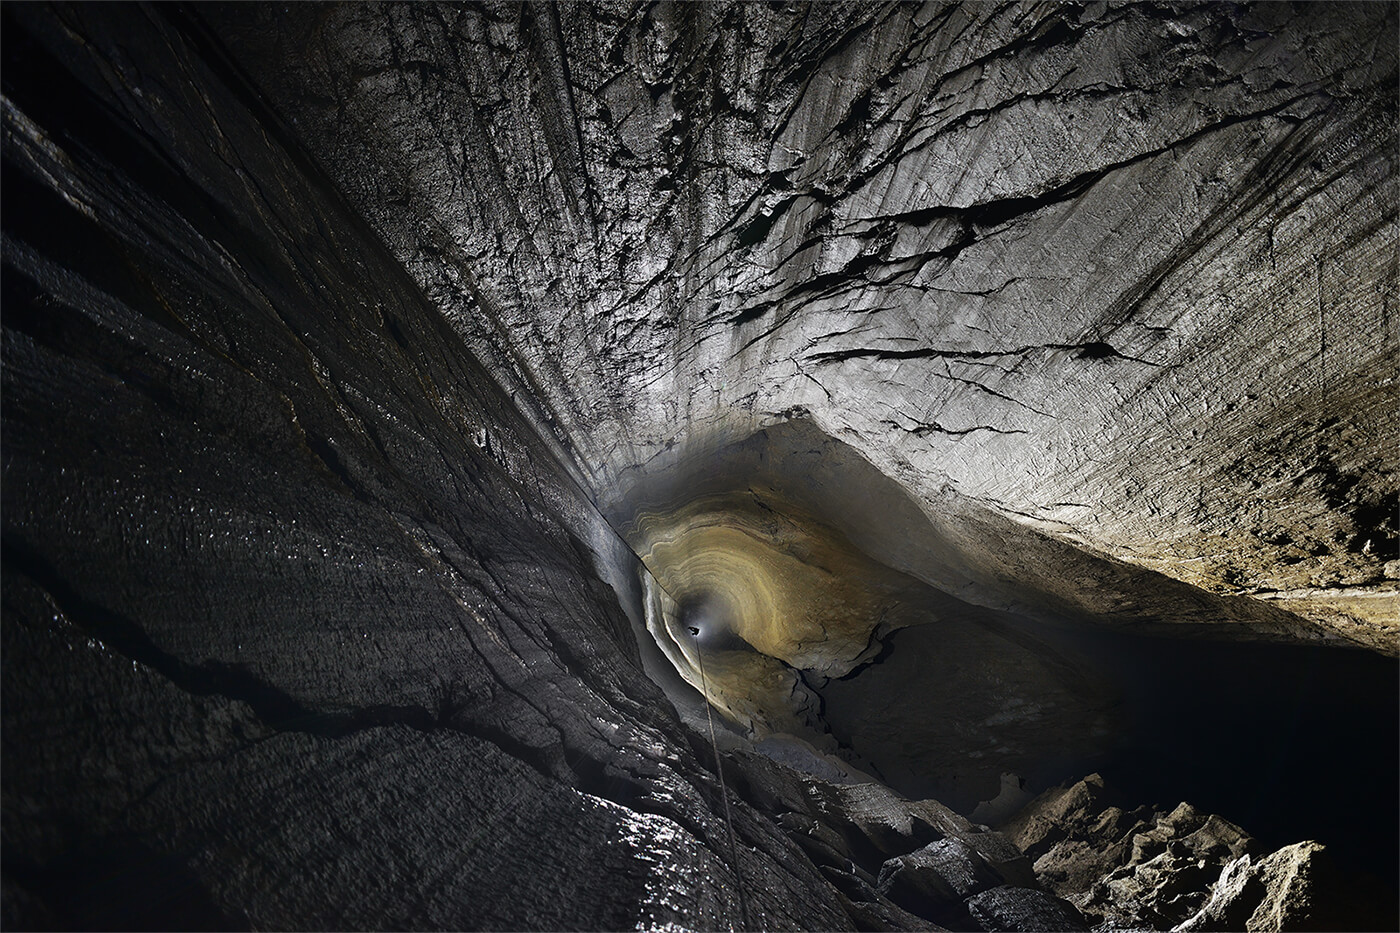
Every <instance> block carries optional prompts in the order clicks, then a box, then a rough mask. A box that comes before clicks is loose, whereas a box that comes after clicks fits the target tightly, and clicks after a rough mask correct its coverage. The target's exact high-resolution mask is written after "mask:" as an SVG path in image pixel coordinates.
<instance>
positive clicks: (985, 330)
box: [207, 4, 1400, 651]
mask: <svg viewBox="0 0 1400 933" xmlns="http://www.w3.org/2000/svg"><path fill="white" fill-rule="evenodd" d="M207 16H208V18H209V20H210V21H211V22H213V23H215V24H216V25H217V27H218V30H219V33H220V35H221V36H223V37H225V38H226V40H227V42H228V43H229V46H230V47H231V48H232V50H233V52H234V55H235V57H236V58H237V59H238V60H239V61H240V63H241V64H243V65H245V66H246V67H247V68H249V69H250V71H251V73H252V74H253V75H254V76H255V78H256V80H257V81H258V82H259V86H260V87H261V88H262V89H263V90H264V91H265V92H266V93H267V94H268V95H269V96H270V97H271V99H272V100H273V101H275V102H276V104H277V105H278V107H279V109H280V111H281V112H282V113H283V114H284V115H285V116H286V117H287V119H288V120H289V121H291V123H292V128H293V131H294V132H296V133H297V134H298V135H300V136H302V137H303V138H307V139H314V140H315V142H316V151H317V154H318V156H319V157H320V158H322V159H323V160H324V164H325V165H326V166H327V167H328V170H329V171H330V173H331V175H332V176H333V177H334V178H335V179H336V180H337V182H338V183H339V184H340V186H341V187H342V189H343V190H344V191H345V192H346V194H347V195H348V196H349V198H350V199H351V200H352V202H353V203H354V204H355V205H356V206H357V207H358V208H359V209H360V210H361V211H362V212H363V213H364V214H365V216H366V217H367V218H368V219H369V220H370V222H371V223H372V224H373V225H374V227H375V229H376V230H377V231H378V232H379V234H380V235H381V236H382V237H383V238H384V239H385V241H386V242H387V243H388V244H389V245H390V247H391V249H392V250H393V251H394V253H395V255H396V256H397V257H398V258H399V259H400V261H401V262H403V264H404V265H405V267H406V268H407V269H408V270H409V272H410V274H411V275H412V276H413V277H414V279H415V281H417V282H418V283H419V284H420V285H421V287H422V288H423V289H424V291H425V293H426V294H427V295H428V296H429V297H430V299H431V300H432V301H433V302H434V303H435V304H436V305H437V306H438V307H439V308H441V309H442V310H443V312H444V314H445V315H446V316H447V317H448V318H449V319H450V320H451V321H452V322H453V323H454V325H455V326H456V327H457V328H458V330H459V331H460V332H461V333H462V334H463V335H464V337H465V338H466V339H467V340H468V341H469V342H470V344H471V345H472V346H473V347H474V348H476V349H477V350H478V351H479V352H480V353H481V354H482V356H483V358H484V359H485V360H486V361H487V365H488V366H489V367H490V368H491V369H492V371H493V373H494V374H495V375H496V376H497V377H498V378H499V379H501V380H502V382H503V383H505V384H507V385H510V386H512V388H513V391H514V392H515V395H516V397H517V399H521V398H528V399H530V400H532V401H533V402H534V403H535V404H537V405H538V418H539V420H540V421H541V422H542V423H546V424H548V425H550V426H551V427H552V428H553V431H554V434H555V435H556V436H557V437H559V438H560V439H561V443H566V444H567V445H569V447H570V448H571V450H572V451H573V452H574V454H575V459H576V462H578V463H579V465H580V470H581V471H582V472H584V473H585V474H587V475H588V476H589V477H590V478H591V480H592V483H593V486H594V488H595V489H597V490H598V491H599V494H600V495H601V496H603V497H604V498H605V499H606V498H607V497H609V496H610V495H615V494H618V493H619V492H625V490H626V489H627V487H628V485H629V482H630V480H629V476H630V475H631V474H630V471H633V470H635V469H636V468H637V467H638V466H639V465H646V468H647V469H649V470H656V469H658V468H662V467H665V466H666V465H668V464H674V463H676V462H679V461H681V460H683V458H686V457H693V456H695V452H696V450H697V449H700V448H704V449H709V448H711V447H712V446H713V445H714V444H715V443H716V441H717V440H731V439H736V438H742V437H744V436H746V435H748V434H749V433H751V432H752V431H753V430H754V429H756V428H759V427H762V426H764V425H766V424H771V423H773V422H774V421H777V420H781V419H784V418H788V417H792V416H793V414H794V413H797V412H802V413H805V414H806V415H807V416H809V417H811V418H812V419H814V420H815V421H816V422H817V423H818V424H819V425H820V426H821V427H822V428H823V429H824V430H825V431H826V433H828V434H831V435H833V436H837V437H840V438H841V439H843V440H845V441H846V442H848V443H850V444H852V445H853V446H855V447H856V448H857V449H858V450H859V451H860V452H861V453H862V454H863V455H864V456H866V457H868V458H869V459H870V460H871V462H873V463H875V464H876V465H877V466H878V467H880V469H881V470H883V471H885V472H886V473H888V474H889V475H890V476H892V477H895V478H896V479H897V480H898V481H899V482H900V483H901V484H902V485H903V486H904V487H905V488H906V489H907V490H909V491H910V492H911V493H912V494H913V495H914V496H915V498H916V499H917V500H918V501H919V502H920V503H921V505H922V506H923V507H924V508H925V509H927V510H929V511H933V512H941V511H944V510H946V508H947V503H946V501H945V500H946V495H945V493H944V490H945V489H948V488H951V489H953V490H956V492H957V493H958V494H960V495H961V496H964V497H970V498H972V499H975V500H976V501H977V502H979V503H983V504H985V505H987V506H989V507H991V508H993V509H995V510H996V511H998V512H999V513H1001V514H1003V515H1008V516H1011V517H1013V518H1015V519H1016V520H1017V521H1018V522H1022V523H1030V524H1033V525H1034V526H1036V527H1039V528H1042V529H1045V530H1047V531H1049V532H1051V533H1052V534H1054V535H1056V536H1057V537H1059V538H1061V539H1063V540H1067V541H1071V542H1076V543H1082V544H1085V545H1088V546H1089V547H1091V548H1093V549H1095V550H1097V551H1099V552H1102V553H1105V554H1109V555H1112V556H1115V557H1118V558H1121V559H1123V560H1126V561H1130V562H1132V563H1134V564H1137V565H1138V566H1142V567H1147V568H1151V569H1154V570H1160V571H1162V572H1164V573H1167V574H1169V575H1171V576H1173V577H1176V578H1178V579H1181V580H1185V581H1187V582H1189V583H1192V584H1195V585H1198V586H1201V587H1203V588H1205V589H1206V590H1208V591H1210V592H1216V593H1222V594H1231V595H1244V594H1249V595H1253V596H1255V597H1260V598H1265V599H1269V600H1271V601H1274V602H1276V603H1277V604H1278V605H1280V606H1283V607H1285V608H1287V609H1289V610H1292V611H1293V612H1296V613H1297V614H1299V615H1301V616H1302V617H1305V618H1308V619H1312V620H1316V621H1318V622H1321V623H1322V624H1323V626H1324V629H1323V630H1324V631H1326V632H1327V633H1329V635H1330V636H1333V637H1338V636H1339V637H1342V638H1345V639H1349V640H1354V641H1358V642H1361V643H1364V644H1368V645H1371V646H1373V647H1377V648H1381V649H1382V650H1387V651H1394V650H1395V649H1396V644H1397V642H1396V637H1397V632H1398V631H1400V629H1397V624H1398V623H1397V619H1396V615H1395V605H1396V602H1395V598H1394V596H1393V593H1394V592H1395V584H1394V583H1393V582H1391V581H1389V580H1387V579H1385V577H1384V574H1383V564H1384V562H1385V561H1386V560H1388V559H1394V557H1395V549H1396V546H1397V532H1396V526H1395V511H1396V510H1395V508H1394V505H1395V494H1396V486H1395V480H1394V477H1395V475H1396V472H1397V471H1396V466H1397V463H1396V459H1395V458H1396V454H1395V451H1396V450H1397V449H1400V435H1398V434H1397V430H1400V428H1397V424H1396V419H1395V417H1394V411H1395V408H1396V404H1395V403H1396V385H1395V381H1394V372H1393V370H1394V367H1393V366H1391V365H1389V364H1390V362H1391V361H1393V358H1394V355H1395V351H1396V347H1397V335H1400V324H1397V318H1396V315H1395V312H1394V307H1395V300H1396V297H1395V284H1396V258H1395V254H1394V251H1393V249H1391V248H1390V244H1392V243H1393V242H1394V238H1395V235H1396V231H1395V229H1394V217H1395V205H1396V201H1397V197H1396V184H1395V181H1394V179H1395V172H1394V165H1393V147H1392V146H1391V145H1390V142H1389V140H1390V136H1389V130H1388V127H1390V126H1392V125H1393V122H1394V119H1395V110H1396V106H1395V80H1394V75H1395V66H1396V49H1395V44H1394V43H1393V42H1390V41H1388V39H1386V38H1383V37H1386V36H1390V35H1391V34H1393V32H1394V25H1395V22H1394V10H1393V8H1391V7H1389V6H1387V5H1368V4H1353V5H1346V4H1342V5H1336V4H1304V5H1299V6H1296V7H1285V6H1278V5H1271V4H1264V5H1259V6H1245V7H1234V6H1210V5H1205V6H1201V5H1190V6H1170V5H1159V6H1129V7H1121V8H1120V7H1117V6H1109V5H1104V4H1088V5H1084V6H1077V5H1076V6H1059V5H1050V6H1044V7H1023V6H1018V5H1012V4H1005V5H1003V4H978V5H949V6H939V5H927V6H920V5H917V4H871V5H859V6H854V5H852V6H837V5H821V6H817V7H812V8H807V7H794V8H782V7H775V6H772V5H762V6H760V5H751V4H734V5H723V4H704V5H677V6H674V7H673V6H666V5H661V6H655V7H653V6H643V7H631V6H626V5H621V4H618V5H600V6H592V5H577V6H553V5H539V6H534V5H528V6H516V5H512V4H486V5H483V6H479V7H473V8H470V9H465V10H445V9H441V8H436V7H428V8H418V7H396V6H385V7H378V6H357V7H346V8H338V9H335V10H324V9H315V8H304V9H300V10H295V9H294V10H293V11H291V12H290V13H288V12H284V11H282V10H281V9H280V8H279V9H276V10H274V8H270V7H269V8H263V9H261V10H258V11H256V12H253V11H245V10H241V9H237V8H223V9H217V10H212V11H210V12H209V13H208V14H207ZM556 218H557V219H558V220H557V221H556V220H555V219H556ZM1021 573H1022V574H1024V573H1025V571H1024V570H1023V571H1021ZM982 576H983V577H984V579H985V578H986V577H991V576H994V572H988V571H987V570H986V569H985V568H984V572H983V574H982ZM1380 594H1389V595H1384V596H1381V595H1380ZM1295 628H1297V629H1299V630H1300V631H1301V632H1304V633H1307V632H1312V631H1313V630H1312V629H1310V628H1309V627H1307V626H1295Z"/></svg>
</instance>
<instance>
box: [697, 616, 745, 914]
mask: <svg viewBox="0 0 1400 933" xmlns="http://www.w3.org/2000/svg"><path fill="white" fill-rule="evenodd" d="M694 637H695V657H696V658H698V659H699V660H700V693H701V697H702V699H704V701H705V719H706V720H708V721H709V723H710V747H711V748H713V749H714V751H715V772H716V773H717V774H718V775H719V793H720V796H721V797H723V798H724V822H725V825H727V826H728V827H729V855H730V858H732V859H733V860H734V881H735V886H736V887H737V889H738V891H739V913H740V914H741V915H742V916H743V918H744V929H745V930H750V929H752V928H753V927H752V925H751V924H750V923H749V900H748V898H747V897H745V896H744V876H743V875H742V874H741V873H740V871H739V847H738V846H737V845H736V844H735V843H734V814H733V813H732V812H730V809H729V789H728V787H726V786H725V783H724V765H723V764H722V763H721V762H720V759H719V742H717V741H715V717H714V713H713V712H711V711H710V687H709V684H708V683H707V682H706V680H705V652H704V651H703V650H702V649H701V648H700V635H699V633H698V632H696V633H695V636H694ZM729 929H730V930H733V929H734V925H733V924H730V926H729Z"/></svg>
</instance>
